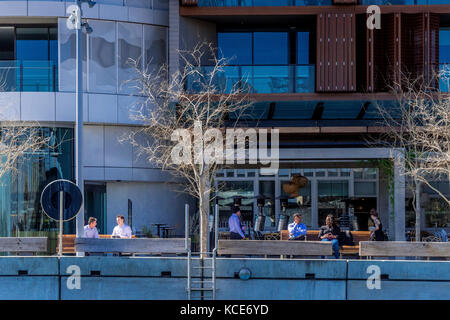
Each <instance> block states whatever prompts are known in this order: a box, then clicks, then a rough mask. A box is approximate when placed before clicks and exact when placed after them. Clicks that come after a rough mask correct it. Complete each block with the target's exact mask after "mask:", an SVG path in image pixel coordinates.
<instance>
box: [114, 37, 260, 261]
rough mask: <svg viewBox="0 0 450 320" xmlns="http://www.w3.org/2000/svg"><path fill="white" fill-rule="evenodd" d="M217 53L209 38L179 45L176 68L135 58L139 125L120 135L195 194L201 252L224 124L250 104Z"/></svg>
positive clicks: (233, 122)
mask: <svg viewBox="0 0 450 320" xmlns="http://www.w3.org/2000/svg"><path fill="white" fill-rule="evenodd" d="M216 53H217V49H216V48H215V47H214V46H213V45H212V44H209V43H200V44H197V45H196V46H195V47H194V48H193V49H192V50H189V51H179V57H180V62H181V67H180V70H177V71H176V72H174V73H173V74H170V75H169V72H168V67H167V66H166V65H164V66H162V67H161V68H159V69H157V70H155V69H154V68H147V69H146V70H144V71H142V70H141V68H140V63H139V62H138V61H134V70H135V71H136V74H137V79H135V80H133V81H136V83H135V85H136V88H137V91H138V94H139V95H140V96H143V97H145V101H143V103H141V104H140V105H139V107H138V110H136V111H135V112H134V114H133V118H135V119H137V120H138V121H139V122H141V123H143V125H142V126H141V127H139V128H138V129H137V130H134V131H133V132H132V133H131V134H130V135H128V136H126V137H124V138H123V139H126V140H129V141H131V143H132V144H133V145H134V146H136V147H138V148H139V150H140V154H141V155H143V156H145V158H146V159H147V160H148V161H149V162H150V163H151V164H152V165H153V166H155V167H158V168H161V169H162V170H164V171H168V172H170V173H171V174H172V175H173V177H175V178H177V181H179V182H180V181H181V184H180V185H181V186H182V188H181V190H180V191H182V192H185V193H187V194H189V195H191V196H193V197H195V198H197V199H198V204H199V212H200V251H201V252H202V253H204V252H206V251H207V241H208V240H207V232H208V231H207V230H208V229H207V228H208V215H209V210H210V201H211V197H212V196H213V192H214V190H213V189H214V188H213V179H214V174H215V172H216V170H217V168H218V167H219V166H221V165H222V164H223V160H222V159H223V153H222V152H223V149H222V147H223V139H222V138H223V133H224V130H225V129H226V128H233V127H234V126H235V125H236V124H237V122H238V120H239V118H240V116H241V115H242V114H243V112H245V110H246V109H247V108H248V107H249V106H250V105H251V104H252V103H251V101H250V99H249V88H248V86H247V84H246V81H245V80H241V79H236V80H235V82H233V83H231V81H229V80H228V79H226V78H225V76H224V71H225V70H224V68H225V67H226V65H227V60H226V59H223V58H218V57H217V54H216ZM205 65H207V66H206V67H205ZM142 137H145V141H146V142H145V143H143V139H142Z"/></svg>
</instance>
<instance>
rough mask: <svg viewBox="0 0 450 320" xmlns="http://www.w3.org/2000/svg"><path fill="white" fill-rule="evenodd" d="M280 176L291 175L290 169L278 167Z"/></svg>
mask: <svg viewBox="0 0 450 320" xmlns="http://www.w3.org/2000/svg"><path fill="white" fill-rule="evenodd" d="M278 176H279V177H289V169H278Z"/></svg>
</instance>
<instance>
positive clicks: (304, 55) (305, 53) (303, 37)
mask: <svg viewBox="0 0 450 320" xmlns="http://www.w3.org/2000/svg"><path fill="white" fill-rule="evenodd" d="M297 64H309V32H297Z"/></svg>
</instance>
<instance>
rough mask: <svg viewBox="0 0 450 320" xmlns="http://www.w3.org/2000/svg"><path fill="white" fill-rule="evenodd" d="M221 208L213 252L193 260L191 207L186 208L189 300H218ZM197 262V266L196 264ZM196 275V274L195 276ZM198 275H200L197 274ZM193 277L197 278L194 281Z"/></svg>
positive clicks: (216, 218)
mask: <svg viewBox="0 0 450 320" xmlns="http://www.w3.org/2000/svg"><path fill="white" fill-rule="evenodd" d="M218 212H219V206H218V205H216V207H215V219H214V220H215V221H214V224H215V230H214V240H215V241H214V242H215V246H214V249H213V250H212V252H199V255H200V257H199V258H198V259H195V260H193V258H192V252H191V244H190V241H189V238H188V237H189V205H188V204H186V206H185V216H186V217H185V218H186V222H185V226H186V230H185V234H186V238H185V239H186V240H185V248H186V252H187V288H186V291H187V293H188V300H193V299H197V300H208V299H209V300H215V299H216V290H217V287H216V257H217V244H218V232H217V230H218V228H219V219H218ZM202 254H204V255H206V258H202ZM193 262H195V265H194V263H193ZM193 273H195V274H193ZM197 273H198V274H197ZM193 276H194V277H195V278H194V279H193Z"/></svg>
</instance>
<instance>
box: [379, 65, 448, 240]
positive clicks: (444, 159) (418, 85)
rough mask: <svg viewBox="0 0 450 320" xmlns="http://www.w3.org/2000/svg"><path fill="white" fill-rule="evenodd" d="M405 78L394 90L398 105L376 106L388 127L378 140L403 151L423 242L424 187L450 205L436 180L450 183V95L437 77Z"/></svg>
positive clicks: (442, 75)
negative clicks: (440, 87)
mask: <svg viewBox="0 0 450 320" xmlns="http://www.w3.org/2000/svg"><path fill="white" fill-rule="evenodd" d="M440 76H441V79H442V78H445V75H444V74H441V75H440ZM404 78H405V79H407V80H405V81H403V82H402V83H398V84H397V85H396V86H394V87H393V90H392V92H393V93H394V94H395V95H396V101H397V104H396V107H395V108H385V107H384V106H381V105H377V106H376V107H377V110H378V112H379V113H380V115H381V117H382V119H383V122H382V125H383V126H384V127H385V129H386V130H385V132H384V134H382V135H381V136H380V137H379V139H377V141H376V143H377V144H382V145H387V146H389V147H392V148H397V149H400V150H402V152H403V156H404V159H405V175H406V177H405V178H406V179H408V181H411V182H412V186H411V190H410V191H411V193H412V194H413V200H414V202H413V206H414V210H415V212H416V223H415V225H416V241H420V229H421V219H420V217H421V205H420V203H421V201H420V194H421V189H422V187H423V186H427V187H429V188H430V189H431V190H433V191H434V192H436V193H437V194H438V195H439V196H440V197H441V198H442V199H443V200H444V202H446V203H447V204H448V205H450V199H449V198H448V195H446V194H444V193H443V192H442V191H441V190H439V189H438V188H437V186H436V185H435V183H434V182H436V181H442V180H445V181H448V182H449V183H450V180H449V179H450V96H449V95H448V94H444V93H441V92H440V91H439V90H436V88H435V86H436V83H438V82H437V81H436V78H433V80H432V81H430V82H429V83H430V84H431V85H426V82H425V81H424V80H423V78H416V79H412V80H411V78H407V77H404Z"/></svg>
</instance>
